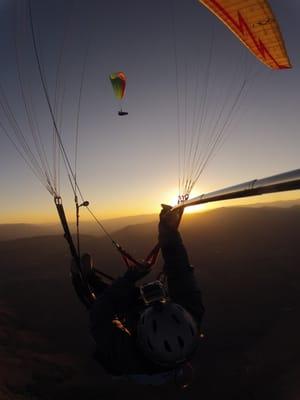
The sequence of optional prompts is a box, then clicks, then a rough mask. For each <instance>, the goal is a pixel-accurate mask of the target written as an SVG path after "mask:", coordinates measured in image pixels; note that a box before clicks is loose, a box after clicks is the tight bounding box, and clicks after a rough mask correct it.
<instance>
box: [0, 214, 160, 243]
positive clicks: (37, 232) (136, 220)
mask: <svg viewBox="0 0 300 400" xmlns="http://www.w3.org/2000/svg"><path fill="white" fill-rule="evenodd" d="M156 220H157V215H152V214H149V215H148V214H146V215H134V216H130V217H122V218H112V219H105V220H101V223H102V224H103V225H104V227H105V229H107V230H108V231H109V232H114V231H116V230H120V229H122V228H124V227H126V226H128V225H134V224H141V223H148V222H152V221H156ZM69 226H70V229H71V231H72V232H76V225H75V223H72V222H71V223H70V224H69ZM80 231H81V233H83V234H86V235H95V236H103V232H102V230H101V229H100V228H99V226H98V225H97V224H96V223H95V221H93V220H92V221H89V222H87V221H81V222H80ZM60 234H62V227H61V226H60V224H59V223H54V224H0V241H1V240H13V239H21V238H29V237H34V236H46V235H60Z"/></svg>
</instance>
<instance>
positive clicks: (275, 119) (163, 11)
mask: <svg viewBox="0 0 300 400" xmlns="http://www.w3.org/2000/svg"><path fill="white" fill-rule="evenodd" d="M13 3H14V2H12V1H9V0H6V1H5V0H0V26H1V35H0V36H1V37H0V49H1V65H0V71H1V73H0V83H1V85H2V87H3V90H4V92H5V95H6V96H7V98H8V101H9V102H10V105H11V108H12V109H13V110H14V114H15V116H16V118H17V119H18V121H19V123H20V124H21V125H22V127H23V129H24V133H25V134H26V132H27V130H28V127H27V125H28V124H27V122H26V120H25V117H24V115H25V114H24V109H23V106H22V102H21V97H20V91H19V88H18V84H17V69H16V59H15V53H14V32H15V30H16V28H17V30H18V31H20V29H23V30H24V29H25V30H24V31H22V32H23V33H21V34H20V32H19V33H18V35H19V36H18V38H19V43H21V50H20V52H21V54H22V63H21V64H22V68H23V70H24V76H26V79H25V80H26V85H30V87H31V93H32V95H31V96H32V98H33V102H34V104H35V108H36V113H37V115H38V120H39V124H40V126H41V128H42V129H41V130H42V132H43V137H44V139H45V143H46V147H47V146H49V148H50V142H51V140H50V139H49V138H51V121H50V118H49V111H48V110H47V107H46V105H45V100H44V98H43V94H42V91H41V86H40V80H39V76H38V73H37V69H36V65H35V60H34V56H33V53H32V48H31V47H30V46H31V45H30V34H29V32H28V31H26V20H25V19H24V18H20V13H19V17H18V18H17V19H16V17H15V9H14V6H13ZM16 3H17V5H18V6H19V9H20V6H21V5H22V4H25V5H26V2H25V1H23V0H22V1H21V0H17V1H16ZM270 4H271V6H272V8H273V11H274V13H275V15H276V16H277V19H278V20H279V22H280V26H281V30H282V33H283V36H284V39H285V42H286V45H287V49H288V53H289V55H290V58H291V61H292V64H293V69H292V70H286V71H279V72H274V71H268V70H267V69H266V68H265V67H264V66H262V65H260V64H259V63H258V62H257V61H256V60H254V58H253V57H252V56H251V55H250V56H249V59H248V61H247V62H248V65H249V66H250V67H251V70H252V71H254V72H255V78H254V79H253V81H251V87H250V89H249V92H248V94H247V97H246V98H245V99H244V100H243V102H242V103H241V107H240V109H239V110H238V113H237V115H236V118H235V120H234V123H233V125H232V127H231V129H230V134H229V136H228V138H227V139H226V142H225V144H224V146H223V147H222V149H221V151H219V152H218V153H217V154H216V156H215V157H214V159H213V160H212V161H211V163H210V164H209V165H208V167H207V168H206V170H205V173H204V174H203V176H202V179H201V180H200V182H199V184H198V186H197V187H196V188H195V189H194V191H193V194H194V195H198V194H200V193H204V192H209V191H211V190H215V189H219V188H222V187H225V186H229V185H233V184H236V183H240V182H243V181H247V180H249V179H253V178H261V177H264V176H269V175H273V174H277V173H280V172H284V171H288V170H291V169H296V168H299V148H300V135H299V104H300V91H299V87H300V69H299V65H300V51H299V50H300V48H299V47H300V45H299V37H300V25H299V23H298V16H299V14H300V3H299V1H298V0H286V1H282V0H270ZM32 7H33V17H34V21H35V25H36V29H38V40H39V46H40V49H41V57H42V61H43V65H44V68H45V75H46V77H47V83H48V87H49V94H50V97H51V99H53V98H54V89H53V88H54V86H55V71H56V67H57V63H58V55H59V52H60V51H61V49H62V41H63V40H62V38H63V29H64V27H65V26H66V25H67V24H69V25H68V28H67V32H68V40H67V43H66V46H65V48H64V56H63V70H62V71H63V72H62V74H61V80H62V81H63V82H64V83H63V85H64V87H65V88H66V92H65V103H64V109H63V121H62V136H63V141H64V144H65V146H66V149H67V151H68V154H69V155H70V158H71V160H72V162H73V154H74V143H75V141H74V130H75V123H76V115H77V114H76V113H77V102H78V93H79V87H80V76H81V70H82V64H83V60H84V54H85V49H86V48H87V46H88V48H89V52H88V57H87V64H86V75H85V79H84V86H83V95H82V104H81V112H80V138H79V153H78V180H79V185H80V188H81V190H82V192H83V193H84V194H85V196H86V199H87V200H89V201H90V202H91V205H92V208H93V210H95V212H96V213H97V215H99V217H102V218H110V217H117V216H125V215H134V214H143V213H152V212H158V210H159V205H160V203H161V202H170V201H172V200H173V201H174V200H175V198H176V195H177V187H178V141H177V136H176V135H177V134H176V132H177V127H176V123H177V117H176V115H177V113H176V110H177V108H176V79H175V62H174V34H173V33H172V12H171V2H170V1H161V0H154V1H151V2H149V1H148V2H146V1H141V0H128V1H127V2H126V3H124V1H120V0H115V1H107V2H105V1H99V0H88V1H87V0H85V1H83V0H77V1H71V0H66V1H61V0H51V1H50V0H38V1H37V0H34V1H32ZM69 15H71V19H68V16H69ZM174 15H175V26H176V35H177V36H176V37H177V41H178V43H177V45H178V49H177V51H178V57H179V59H180V61H179V69H180V68H187V70H188V71H190V73H189V74H188V75H190V76H191V77H192V76H193V72H194V71H195V70H194V69H193V68H194V66H195V65H198V64H199V63H200V65H202V64H203V65H206V62H207V57H208V48H209V43H210V40H211V32H212V31H213V32H214V37H215V48H214V51H215V53H216V55H215V58H214V59H213V62H214V68H213V69H214V71H215V74H216V75H215V83H214V85H212V86H211V93H212V94H213V95H212V96H211V99H210V103H209V109H210V110H211V109H213V107H214V104H215V103H217V102H218V97H220V96H219V95H218V93H219V92H220V93H221V92H222V88H223V87H224V85H225V83H227V82H228V79H229V78H228V77H229V76H230V74H231V75H232V71H234V70H235V69H233V68H235V66H236V65H237V63H239V62H240V60H241V59H242V58H244V54H245V50H244V49H243V48H242V46H241V45H240V43H239V42H238V41H237V40H236V38H235V37H234V36H233V35H232V34H231V33H230V32H229V31H228V30H227V29H226V28H225V27H224V26H223V25H221V24H220V23H219V22H218V21H217V20H216V19H215V18H214V17H213V16H212V15H211V14H210V13H209V12H208V11H207V10H206V9H204V8H203V7H202V6H200V5H199V4H198V3H197V2H196V1H195V0H191V1H190V0H185V1H182V0H176V1H175V13H174ZM68 21H69V22H68ZM26 35H27V36H26ZM189 59H191V64H189ZM182 60H184V63H182ZM118 70H123V71H125V72H126V75H127V77H128V86H127V94H126V99H125V101H124V104H123V107H124V109H126V111H128V112H129V115H128V116H127V117H118V116H117V111H118V107H119V104H118V102H117V101H116V100H115V99H114V97H113V94H112V89H111V85H110V82H109V80H108V75H109V74H110V73H111V72H115V71H118ZM187 85H193V80H192V78H191V79H190V81H189V83H187ZM209 112H211V111H209ZM1 118H3V117H2V116H1ZM49 133H50V134H49ZM47 148H48V147H47ZM49 154H50V153H49ZM0 181H1V188H2V190H1V210H0V223H7V222H34V223H37V222H44V221H50V220H51V221H54V220H55V218H56V215H55V209H54V207H53V206H52V199H51V197H50V196H49V194H48V192H47V191H46V190H45V189H44V188H43V186H42V185H41V184H40V183H39V182H38V181H37V179H36V178H35V176H34V175H33V174H32V172H31V171H30V170H29V169H28V168H27V167H26V165H25V164H24V161H23V160H22V159H21V158H20V157H19V155H18V154H17V152H16V151H15V149H14V148H13V146H12V145H11V143H10V142H9V140H8V139H7V137H6V136H5V135H3V134H2V132H0ZM61 194H62V197H63V199H64V201H65V204H66V208H67V209H68V210H72V191H71V190H70V188H69V185H68V180H67V178H66V176H65V173H64V172H63V171H62V177H61ZM299 197H300V194H299V192H298V191H297V192H291V193H287V194H278V195H276V196H266V197H264V198H263V199H259V200H262V201H270V200H274V199H276V200H278V199H293V198H299ZM249 201H250V200H247V202H249ZM253 201H255V202H257V201H258V199H257V198H255V199H253ZM235 204H238V203H237V202H235ZM82 218H83V219H84V218H85V215H84V212H83V213H82Z"/></svg>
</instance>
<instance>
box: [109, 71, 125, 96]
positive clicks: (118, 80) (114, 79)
mask: <svg viewBox="0 0 300 400" xmlns="http://www.w3.org/2000/svg"><path fill="white" fill-rule="evenodd" d="M109 79H110V81H111V84H112V87H113V90H114V93H115V96H116V98H117V99H118V100H122V99H123V97H124V95H125V89H126V76H125V74H124V72H114V73H113V74H111V75H110V76H109Z"/></svg>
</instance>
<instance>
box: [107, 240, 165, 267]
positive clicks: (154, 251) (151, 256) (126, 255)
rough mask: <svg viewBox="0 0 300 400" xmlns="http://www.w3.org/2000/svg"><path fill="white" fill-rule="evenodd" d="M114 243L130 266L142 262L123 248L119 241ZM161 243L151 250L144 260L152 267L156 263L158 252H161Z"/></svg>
mask: <svg viewBox="0 0 300 400" xmlns="http://www.w3.org/2000/svg"><path fill="white" fill-rule="evenodd" d="M114 245H115V246H116V249H117V250H118V251H119V253H120V254H121V256H122V258H123V260H124V262H125V264H126V265H127V267H128V268H131V267H134V266H136V265H139V264H141V262H140V261H137V260H136V259H135V258H134V257H132V256H131V255H130V254H129V253H127V251H126V250H124V249H123V247H122V246H121V245H120V244H119V243H117V242H114ZM159 250H160V247H159V244H158V243H157V244H156V245H155V246H154V247H153V249H152V250H151V251H150V253H149V254H148V255H147V256H146V258H145V259H144V260H143V262H144V263H147V264H148V265H149V267H152V265H154V264H155V263H156V260H157V257H158V254H159Z"/></svg>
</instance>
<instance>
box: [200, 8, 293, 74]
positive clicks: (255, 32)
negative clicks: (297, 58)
mask: <svg viewBox="0 0 300 400" xmlns="http://www.w3.org/2000/svg"><path fill="white" fill-rule="evenodd" d="M198 1H199V2H200V3H201V4H203V5H204V6H205V7H207V8H208V9H209V10H210V11H211V12H212V13H213V14H215V15H216V17H218V18H219V19H220V20H221V21H222V22H223V23H224V24H225V25H226V26H227V27H228V28H229V29H230V30H231V31H232V32H233V33H234V34H235V35H236V36H237V37H238V39H239V40H240V41H241V42H242V43H243V44H244V45H245V46H246V47H247V48H248V49H249V50H250V51H251V52H252V53H253V54H254V55H255V56H256V57H257V58H258V59H259V60H260V61H261V62H262V63H263V64H265V65H267V66H268V67H269V68H272V69H285V68H291V63H290V60H289V57H288V54H287V51H286V48H285V44H284V41H283V38H282V35H281V32H280V28H279V25H278V22H277V20H276V18H275V16H274V14H273V12H272V10H271V7H270V6H269V4H268V2H267V1H266V0H198Z"/></svg>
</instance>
